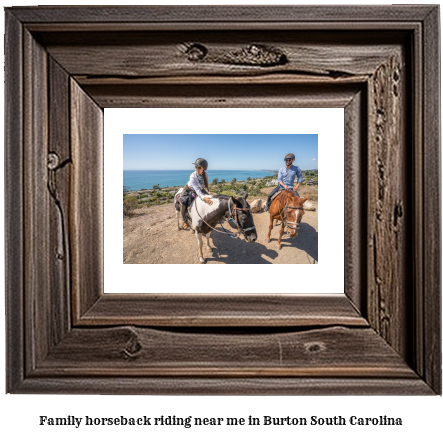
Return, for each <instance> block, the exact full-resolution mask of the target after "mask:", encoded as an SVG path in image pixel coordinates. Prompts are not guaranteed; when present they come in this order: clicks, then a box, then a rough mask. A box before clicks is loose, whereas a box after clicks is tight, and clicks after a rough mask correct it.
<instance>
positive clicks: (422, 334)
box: [5, 6, 441, 395]
mask: <svg viewBox="0 0 443 438" xmlns="http://www.w3.org/2000/svg"><path fill="white" fill-rule="evenodd" d="M439 58H440V53H439V9H438V6H415V7H413V6H374V7H363V6H362V7H359V6H352V7H339V6H334V7H328V6H325V7H320V6H319V7H305V6H294V7H242V6H238V7H215V6H214V7H206V6H197V7H115V8H114V7H109V8H102V7H58V8H57V7H56V8H52V7H35V8H28V7H26V8H7V9H6V72H5V74H6V86H5V91H6V96H5V102H6V124H5V126H6V136H5V149H6V154H5V163H6V175H5V179H6V181H5V182H6V186H5V189H6V201H5V205H6V224H5V225H6V300H7V392H12V393H103V394H105V393H123V394H130V393H144V394H184V393H186V394H311V395H315V394H441V302H440V299H441V297H440V293H441V285H440V273H441V271H440V269H441V267H440V262H441V253H440V247H441V237H440V226H441V220H440V211H441V210H440V108H439V98H440V71H439ZM105 107H226V108H230V107H341V108H344V114H345V131H346V132H345V157H346V158H345V187H346V188H345V198H344V210H345V219H344V224H343V226H344V227H345V230H346V233H345V235H346V237H345V242H344V245H345V291H344V292H345V294H342V293H341V292H343V291H336V292H337V294H332V295H331V294H328V295H317V294H316V295H233V294H228V295H223V296H212V295H198V296H197V295H192V294H182V295H174V296H172V295H156V294H154V293H152V294H144V295H137V294H132V295H131V294H104V293H103V292H104V291H103V154H104V147H103V108H105ZM319 123H321V121H319ZM330 284H331V287H334V286H333V285H334V279H331V282H330ZM325 292H326V291H325ZM328 292H330V291H328ZM339 292H340V293H339Z"/></svg>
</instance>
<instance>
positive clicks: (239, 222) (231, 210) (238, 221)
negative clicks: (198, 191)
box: [174, 189, 257, 263]
mask: <svg viewBox="0 0 443 438" xmlns="http://www.w3.org/2000/svg"><path fill="white" fill-rule="evenodd" d="M182 191H183V189H180V190H179V191H178V192H177V193H176V195H175V203H174V206H175V214H176V217H177V229H178V230H180V229H181V228H180V222H179V221H180V217H181V216H180V213H179V212H180V204H179V202H180V201H179V198H180V194H181V192H182ZM209 197H210V198H211V199H212V205H208V204H206V203H205V202H203V201H202V200H201V199H200V198H199V197H197V198H195V200H194V202H193V203H192V205H191V208H190V209H189V210H188V211H189V216H190V218H191V228H192V230H193V231H194V233H195V237H196V238H197V242H198V249H199V259H200V263H205V259H204V257H203V251H202V249H203V241H202V235H203V236H206V246H207V248H208V250H209V251H211V252H212V250H213V249H214V248H213V247H211V245H210V242H209V235H210V233H211V232H212V231H215V232H223V231H220V230H214V228H215V227H216V226H217V224H218V223H219V221H221V220H222V219H229V220H230V222H233V223H235V226H236V227H237V229H238V234H244V236H245V240H246V241H247V242H255V241H256V240H257V230H256V229H255V225H254V219H253V217H252V211H251V208H250V206H249V204H248V202H247V201H246V198H247V197H248V194H247V193H246V194H245V196H244V197H235V198H234V197H232V196H225V195H210V196H209Z"/></svg>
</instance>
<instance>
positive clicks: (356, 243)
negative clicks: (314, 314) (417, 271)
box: [344, 87, 367, 318]
mask: <svg viewBox="0 0 443 438" xmlns="http://www.w3.org/2000/svg"><path fill="white" fill-rule="evenodd" d="M344 115H345V157H346V159H345V169H344V171H345V193H344V199H346V202H345V205H344V218H345V221H344V222H345V228H346V233H345V242H344V245H345V254H346V257H345V291H346V295H347V296H348V297H349V299H350V300H351V301H352V302H353V303H354V305H355V306H356V308H357V309H358V311H359V312H360V314H361V315H362V316H363V317H365V318H367V296H366V294H364V293H362V290H363V289H365V288H366V281H367V279H366V274H365V272H366V253H365V252H366V245H365V244H364V242H365V236H366V229H367V225H366V221H367V217H366V215H365V214H364V211H365V200H366V184H367V173H366V172H367V162H366V159H367V141H366V138H367V134H366V127H365V126H366V125H365V120H366V119H367V99H366V93H365V91H364V88H363V87H362V90H361V91H359V92H357V93H355V95H354V96H353V98H352V99H351V100H350V101H349V103H348V104H347V105H346V107H345V112H344Z"/></svg>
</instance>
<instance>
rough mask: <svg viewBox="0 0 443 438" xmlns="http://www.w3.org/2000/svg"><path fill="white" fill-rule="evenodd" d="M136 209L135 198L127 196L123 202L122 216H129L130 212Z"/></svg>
mask: <svg viewBox="0 0 443 438" xmlns="http://www.w3.org/2000/svg"><path fill="white" fill-rule="evenodd" d="M136 208H138V203H137V198H136V197H135V196H128V197H127V198H126V199H124V200H123V215H124V216H131V214H132V212H133V211H134V210H135V209H136Z"/></svg>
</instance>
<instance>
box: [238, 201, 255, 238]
mask: <svg viewBox="0 0 443 438" xmlns="http://www.w3.org/2000/svg"><path fill="white" fill-rule="evenodd" d="M247 197H248V194H247V193H245V194H244V196H243V197H238V198H234V197H233V198H232V200H233V202H234V204H235V207H236V214H237V219H238V220H237V219H236V220H237V223H238V225H239V226H240V229H241V230H242V231H243V232H244V235H245V239H246V241H247V242H251V243H252V242H255V241H256V240H257V229H256V228H255V225H254V218H253V217H252V210H251V207H250V206H249V204H248V201H247V200H246V198H247Z"/></svg>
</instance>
